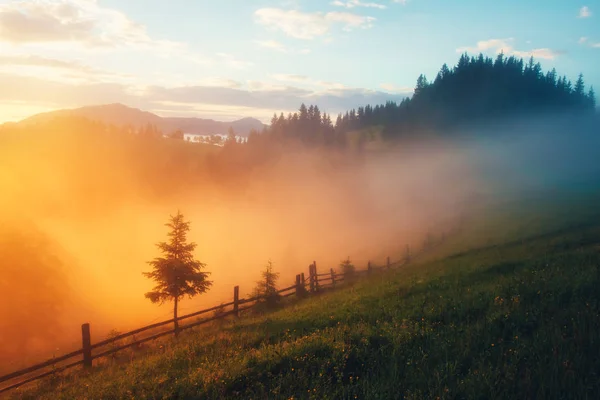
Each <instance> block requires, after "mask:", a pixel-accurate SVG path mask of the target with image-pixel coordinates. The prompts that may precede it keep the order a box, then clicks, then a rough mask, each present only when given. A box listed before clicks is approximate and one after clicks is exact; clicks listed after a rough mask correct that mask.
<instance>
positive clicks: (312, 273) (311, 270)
mask: <svg viewBox="0 0 600 400" xmlns="http://www.w3.org/2000/svg"><path fill="white" fill-rule="evenodd" d="M308 280H309V283H310V292H311V293H314V292H315V266H314V265H313V264H310V265H309V266H308Z"/></svg>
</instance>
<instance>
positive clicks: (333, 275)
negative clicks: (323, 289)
mask: <svg viewBox="0 0 600 400" xmlns="http://www.w3.org/2000/svg"><path fill="white" fill-rule="evenodd" d="M329 271H330V272H331V286H332V287H335V272H334V271H333V268H331V269H330V270H329Z"/></svg>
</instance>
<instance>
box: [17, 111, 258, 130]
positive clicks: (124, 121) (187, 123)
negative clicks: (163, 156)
mask: <svg viewBox="0 0 600 400" xmlns="http://www.w3.org/2000/svg"><path fill="white" fill-rule="evenodd" d="M65 116H76V117H85V118H89V119H91V120H93V121H99V122H102V123H104V124H107V125H111V124H112V125H115V126H125V125H131V126H134V127H144V126H147V125H154V126H156V127H157V128H158V129H160V130H161V131H163V132H164V133H166V134H168V133H171V132H174V131H177V130H182V131H184V132H186V133H198V134H206V135H208V134H222V135H225V134H227V131H228V130H229V128H230V127H231V128H233V129H234V130H235V132H236V133H237V134H238V135H240V136H247V135H248V134H249V133H250V131H252V130H257V131H260V130H262V129H263V127H264V126H265V125H264V124H263V123H262V122H260V121H259V120H257V119H255V118H242V119H240V120H237V121H232V122H221V121H215V120H212V119H201V118H181V117H169V118H165V117H160V116H158V115H156V114H153V113H150V112H147V111H142V110H139V109H137V108H131V107H127V106H125V105H123V104H106V105H98V106H88V107H81V108H75V109H69V110H58V111H51V112H46V113H42V114H37V115H34V116H32V117H30V118H27V119H25V120H23V121H21V123H22V124H30V123H41V122H44V121H48V120H50V119H52V118H55V117H65Z"/></svg>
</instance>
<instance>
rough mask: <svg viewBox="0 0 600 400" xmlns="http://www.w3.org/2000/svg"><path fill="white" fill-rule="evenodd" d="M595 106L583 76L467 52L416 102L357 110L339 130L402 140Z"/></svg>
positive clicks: (420, 82) (424, 83) (422, 82)
mask: <svg viewBox="0 0 600 400" xmlns="http://www.w3.org/2000/svg"><path fill="white" fill-rule="evenodd" d="M595 106H596V100H595V94H594V90H593V88H590V89H589V90H586V87H585V83H584V80H583V76H582V75H579V77H578V79H577V81H576V82H575V84H573V83H572V82H571V81H570V80H568V79H567V77H565V76H563V77H560V76H558V74H557V72H556V70H555V69H552V70H551V71H548V72H546V73H544V72H543V71H542V67H541V65H540V64H539V63H536V62H535V60H534V59H533V57H532V58H530V59H529V62H525V61H524V60H523V59H522V58H517V57H514V56H511V57H505V56H504V54H502V53H500V54H499V55H498V56H497V57H496V58H495V59H492V58H490V57H484V56H483V54H479V56H478V57H469V56H468V55H467V54H466V53H465V54H463V55H461V57H460V59H459V61H458V64H457V65H456V66H455V67H453V68H449V67H448V66H447V65H446V64H444V65H443V66H442V68H441V69H440V71H439V72H438V74H437V76H436V77H435V79H434V80H433V81H428V79H427V77H425V76H424V75H421V76H419V78H418V79H417V85H416V87H415V93H414V95H413V97H412V98H410V99H409V98H407V99H405V100H403V101H402V102H401V103H400V104H396V103H393V102H389V103H387V104H385V105H378V106H375V107H372V106H366V107H360V108H358V109H357V110H351V111H349V112H347V113H346V114H344V115H340V116H338V119H337V123H336V128H337V129H338V130H341V131H349V130H354V129H361V128H365V127H368V126H373V125H384V126H386V127H387V129H386V132H387V133H388V134H390V135H401V134H403V133H405V132H407V131H414V130H415V129H417V130H419V129H433V130H438V129H444V130H448V129H452V128H453V127H458V126H462V125H464V124H465V123H466V122H469V123H471V122H475V121H478V120H479V121H481V120H493V119H496V118H506V117H510V116H518V115H524V114H535V113H542V112H553V111H556V112H559V111H567V110H573V111H576V110H580V111H586V110H589V111H593V110H594V109H595Z"/></svg>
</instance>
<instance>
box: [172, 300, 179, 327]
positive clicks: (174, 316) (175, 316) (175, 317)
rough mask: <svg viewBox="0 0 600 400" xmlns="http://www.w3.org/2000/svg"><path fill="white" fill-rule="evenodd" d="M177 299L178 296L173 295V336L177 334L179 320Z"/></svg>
mask: <svg viewBox="0 0 600 400" xmlns="http://www.w3.org/2000/svg"><path fill="white" fill-rule="evenodd" d="M177 301H178V298H177V297H175V301H174V306H173V319H174V322H175V337H177V336H178V335H179V321H177Z"/></svg>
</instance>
